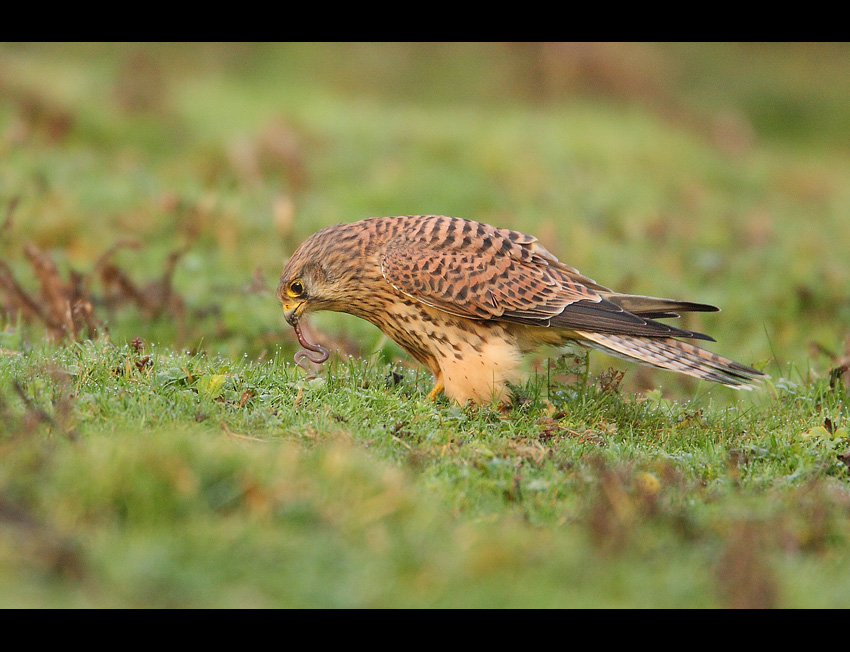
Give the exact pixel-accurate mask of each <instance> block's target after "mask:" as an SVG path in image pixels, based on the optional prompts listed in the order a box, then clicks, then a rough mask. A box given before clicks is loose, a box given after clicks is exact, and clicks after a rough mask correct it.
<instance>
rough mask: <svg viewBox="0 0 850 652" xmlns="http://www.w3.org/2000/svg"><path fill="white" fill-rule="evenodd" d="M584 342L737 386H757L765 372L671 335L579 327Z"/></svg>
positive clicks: (627, 356)
mask: <svg viewBox="0 0 850 652" xmlns="http://www.w3.org/2000/svg"><path fill="white" fill-rule="evenodd" d="M578 333H579V335H581V336H582V337H583V338H585V340H584V342H583V343H584V344H586V345H587V346H590V347H592V348H594V349H598V350H600V351H604V352H605V353H608V354H610V355H614V356H616V357H619V358H623V359H625V360H630V361H632V362H640V363H643V364H647V365H650V366H652V367H658V368H659V369H667V370H669V371H676V372H678V373H682V374H687V375H688V376H693V377H695V378H700V379H703V380H710V381H712V382H715V383H720V384H722V385H727V386H729V387H734V388H735V389H753V388H754V384H753V383H754V382H758V381H759V380H760V377H761V376H764V374H763V373H761V372H760V371H756V370H755V369H752V368H750V367H747V366H746V365H742V364H740V363H738V362H735V361H734V360H730V359H729V358H724V357H723V356H720V355H717V354H716V353H711V352H710V351H706V350H705V349H701V348H699V347H698V346H694V345H693V344H689V343H688V342H682V341H680V340H675V339H672V338H669V337H635V336H632V335H611V334H605V333H592V332H587V331H579V332H578Z"/></svg>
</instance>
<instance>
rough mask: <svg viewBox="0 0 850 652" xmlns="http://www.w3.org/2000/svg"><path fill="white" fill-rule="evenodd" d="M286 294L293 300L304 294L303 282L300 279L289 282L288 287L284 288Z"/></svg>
mask: <svg viewBox="0 0 850 652" xmlns="http://www.w3.org/2000/svg"><path fill="white" fill-rule="evenodd" d="M286 293H287V294H288V295H289V296H290V297H292V298H293V299H297V298H298V297H300V296H302V295H303V294H304V281H302V280H301V279H300V278H297V279H295V280H294V281H290V283H289V285H287V286H286Z"/></svg>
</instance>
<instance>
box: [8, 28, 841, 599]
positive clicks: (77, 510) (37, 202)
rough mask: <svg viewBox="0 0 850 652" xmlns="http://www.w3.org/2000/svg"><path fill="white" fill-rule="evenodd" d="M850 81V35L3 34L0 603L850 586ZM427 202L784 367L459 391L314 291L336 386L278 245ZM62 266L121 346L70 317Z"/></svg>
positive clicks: (820, 595) (765, 591) (741, 593)
mask: <svg viewBox="0 0 850 652" xmlns="http://www.w3.org/2000/svg"><path fill="white" fill-rule="evenodd" d="M849 77H850V46H847V45H845V44H735V43H730V44H676V43H670V44H649V43H627V44H616V43H605V44H598V43H586V44H501V43H492V44H491V43H487V44H450V43H443V44H394V43H378V44H372V43H357V44H306V43H299V44H9V43H6V44H2V45H0V525H2V527H0V606H10V607H21V606H36V607H43V606H60V607H62V606H82V607H86V606H98V607H100V606H109V607H114V606H133V607H139V606H141V607H150V606H165V607H185V606H195V607H197V606H201V607H205V606H210V607H223V606H224V607H226V606H238V607H250V606H270V607H287V606H296V607H303V606H320V607H326V606H342V607H351V606H353V607H364V606H366V607H369V606H376V607H398V606H401V607H404V606H414V607H422V606H425V607H433V606H448V607H453V606H472V607H494V606H495V607H499V606H544V607H549V606H555V607H564V606H581V607H588V606H606V607H611V606H613V607H622V606H626V607H635V606H638V607H654V606H662V607H716V606H760V607H769V606H790V607H795V606H802V607H811V606H827V607H836V606H837V607H846V606H848V605H850V582H848V579H847V578H850V559H848V556H847V555H846V551H847V549H848V545H847V544H848V541H850V497H849V496H848V492H847V477H848V471H847V469H848V466H850V450H848V445H850V438H848V427H847V406H846V398H847V391H846V382H845V383H844V384H842V383H841V382H838V379H839V377H841V376H842V375H843V377H844V379H845V380H846V378H847V369H848V367H850V344H848V335H850V300H849V299H848V297H850V273H848V256H847V252H848V251H850V78H849ZM413 213H442V214H448V215H455V216H460V217H466V218H471V219H477V220H481V221H485V222H490V223H492V224H495V225H498V226H502V227H510V228H515V229H520V230H524V231H527V232H530V233H533V234H535V235H537V236H538V237H539V238H540V240H541V241H542V242H543V244H544V245H545V246H546V247H547V248H548V249H550V250H551V251H552V252H553V253H555V254H556V255H557V256H558V257H559V258H560V259H561V260H563V261H564V262H566V263H568V264H570V265H573V266H575V267H577V268H579V269H580V270H581V271H582V272H583V273H585V274H586V275H588V276H590V277H591V278H594V279H596V280H597V281H598V282H600V283H603V284H605V285H608V286H611V287H613V288H615V289H617V290H620V291H623V292H634V293H639V294H654V295H659V296H668V297H674V298H682V299H690V300H694V301H701V302H708V303H713V304H716V305H718V306H720V307H722V309H723V311H722V312H721V313H718V314H696V315H688V316H687V319H685V320H683V321H684V325H685V327H687V328H694V329H698V330H703V331H705V332H708V333H709V334H711V335H713V336H714V337H716V338H717V340H718V342H717V343H716V344H711V345H709V346H710V348H711V349H712V350H713V351H717V352H719V353H722V354H723V355H726V356H730V357H732V358H735V359H737V360H740V361H741V362H744V363H750V364H754V365H757V366H759V367H762V368H764V369H765V370H766V371H767V372H769V373H770V374H771V376H772V379H771V380H770V381H768V382H766V383H765V385H764V387H763V389H761V390H758V391H755V392H752V393H746V394H744V393H736V392H734V391H732V390H729V389H726V388H723V387H714V386H712V387H710V388H708V387H706V386H705V384H697V383H696V381H694V380H693V379H690V378H682V377H679V376H676V375H673V374H669V373H666V372H663V371H657V370H653V369H649V368H645V367H639V366H637V365H630V364H628V363H625V362H620V361H618V360H614V359H612V358H610V357H607V356H604V355H601V354H595V353H594V354H593V355H592V358H591V363H592V366H593V367H595V368H594V369H593V371H594V373H592V374H586V375H585V376H586V378H585V380H586V382H585V383H573V384H571V385H562V384H559V383H558V380H557V379H554V378H553V383H552V384H551V385H550V383H549V379H548V377H547V376H544V377H543V378H545V379H546V383H545V386H544V385H543V384H541V383H538V384H537V385H536V386H534V387H531V389H528V388H520V389H522V391H523V392H524V393H525V395H526V396H527V397H530V398H528V400H527V401H526V402H518V405H516V406H515V407H514V409H513V410H511V411H509V412H507V413H502V412H498V411H496V410H492V409H490V408H487V407H484V408H481V409H476V410H472V409H465V408H461V407H458V406H453V405H450V404H449V403H448V402H447V401H443V400H438V401H436V402H431V401H427V400H424V396H425V395H426V394H427V391H428V389H430V382H429V379H428V378H426V377H425V375H424V374H422V373H419V374H417V372H416V371H413V370H408V369H404V368H403V367H404V365H411V366H413V365H412V363H411V362H410V361H409V359H408V358H407V357H406V356H404V354H402V353H401V352H400V351H399V350H398V349H397V348H396V347H395V346H394V345H393V344H392V343H390V342H388V341H387V340H386V338H384V337H383V335H382V334H381V333H380V332H378V331H377V330H376V329H375V328H373V327H372V326H371V325H369V324H367V323H366V322H363V321H361V320H357V319H355V318H352V317H349V316H346V315H333V314H320V315H316V316H315V317H314V318H312V321H311V323H312V324H313V326H314V327H315V328H317V329H318V330H319V331H320V333H318V334H317V337H316V338H315V340H314V341H318V342H320V343H322V344H324V345H325V346H327V347H328V348H329V349H331V350H332V351H334V352H335V356H334V358H333V359H332V360H331V361H330V362H329V363H328V364H327V365H326V366H324V367H323V368H322V370H321V372H320V377H319V378H318V379H316V380H307V379H306V378H305V375H304V374H303V373H302V372H301V370H297V369H295V368H294V366H293V364H292V362H291V360H292V354H293V353H294V351H295V349H296V348H297V347H298V345H297V343H296V341H295V337H294V335H293V333H292V329H291V328H289V327H288V326H287V325H286V324H285V323H284V322H283V320H282V317H281V310H280V306H279V304H278V302H277V300H276V299H275V297H274V292H273V290H274V287H275V285H276V283H277V277H278V275H279V273H280V270H281V267H282V264H283V262H284V261H285V260H286V258H287V257H288V256H289V255H290V254H291V253H292V251H293V250H294V249H295V247H297V246H298V244H299V243H300V242H301V241H302V240H303V239H304V238H306V237H307V236H308V235H310V234H311V233H312V232H314V231H315V230H317V229H319V228H321V227H324V226H326V225H328V224H333V223H337V222H344V221H354V220H359V219H362V218H366V217H371V216H377V215H393V214H413ZM54 265H55V270H54V269H53V266H54ZM57 288H58V290H59V291H61V292H74V293H76V294H75V296H77V297H81V298H82V299H84V303H85V302H89V303H90V305H91V310H92V315H91V317H92V320H93V321H91V323H92V324H93V325H94V326H95V327H96V329H97V331H98V334H99V336H102V335H103V334H104V333H107V334H108V337H109V339H110V340H111V344H110V343H107V342H105V341H104V339H103V338H102V337H101V339H96V340H95V341H93V342H85V341H80V342H76V343H70V344H69V343H68V340H69V339H70V338H68V337H66V336H65V331H63V327H62V323H60V324H59V326H58V327H52V328H51V327H47V328H45V322H46V319H45V318H44V317H43V316H44V315H48V314H54V317H56V315H57V314H59V313H56V311H55V309H54V308H55V305H57V304H56V303H55V302H52V300H51V291H52V290H57ZM61 292H60V293H61ZM21 297H28V300H30V301H31V302H32V306H35V307H32V306H31V307H30V311H29V312H26V311H25V314H24V315H23V316H18V312H19V308H20V307H21V305H25V304H26V301H24V300H23V299H22V298H21ZM58 305H59V306H60V308H61V307H62V304H61V302H59V304H58ZM51 306H54V307H51ZM38 309H40V310H42V315H43V316H42V317H38V316H36V313H37V312H38ZM51 310H53V313H50V311H51ZM60 312H61V311H60ZM61 316H62V315H61V314H59V317H57V318H61ZM60 322H61V319H60ZM87 335H88V329H87V328H82V327H81V328H80V329H79V330H78V332H77V333H76V338H77V339H78V340H85V339H86V337H87ZM48 336H52V337H53V338H54V340H55V341H56V342H57V345H56V346H54V345H52V344H50V343H46V342H45V338H46V337H48ZM135 338H139V339H135ZM375 352H378V355H377V356H375V355H373V354H374V353H375ZM340 354H342V355H343V356H344V355H348V354H351V355H355V356H358V358H359V357H363V358H368V360H365V361H364V360H360V359H357V360H352V361H346V359H345V358H344V357H342V358H341V357H340ZM541 355H546V354H545V353H544V354H541ZM388 361H395V362H394V364H393V365H392V366H387V365H386V364H384V363H386V362H388ZM573 362H574V361H573V360H572V359H571V358H562V359H561V360H558V361H557V363H556V362H553V368H556V369H557V368H558V367H557V366H556V365H561V367H560V368H561V369H562V370H565V374H564V377H568V376H567V372H569V373H570V374H572V377H575V376H576V375H578V376H582V373H581V367H580V365H579V367H576V366H575V365H573ZM530 363H531V364H539V365H540V367H539V369H544V370H547V371H548V369H549V367H548V366H547V365H548V361H544V360H543V359H542V358H540V357H538V358H536V359H534V360H531V361H530ZM571 365H572V366H571ZM609 366H614V367H620V368H622V369H625V370H627V373H626V375H625V378H624V379H623V381H622V383H621V384H620V385H619V386H618V385H617V382H618V381H619V377H618V376H617V375H616V374H612V373H611V372H609V371H608V369H607V368H608V367H609ZM830 370H835V373H834V374H830ZM596 372H599V373H596ZM810 377H811V382H809V380H810ZM550 390H551V392H550ZM549 399H551V402H550V401H549ZM668 399H676V400H668Z"/></svg>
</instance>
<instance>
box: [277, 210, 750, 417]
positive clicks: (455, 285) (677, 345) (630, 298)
mask: <svg viewBox="0 0 850 652" xmlns="http://www.w3.org/2000/svg"><path fill="white" fill-rule="evenodd" d="M278 296H279V298H280V300H281V302H282V303H283V306H284V313H285V315H286V319H287V321H289V322H290V323H292V324H294V323H296V322H297V320H298V319H299V318H300V316H301V315H302V314H303V313H304V312H308V311H309V312H312V311H316V310H334V311H338V312H347V313H350V314H352V315H355V316H357V317H361V318H363V319H366V320H368V321H370V322H372V323H373V324H375V325H376V326H377V327H378V328H380V329H381V330H382V331H383V332H384V333H386V334H387V335H388V336H389V337H390V338H392V339H393V340H394V341H395V342H396V343H398V345H399V346H401V347H402V348H403V349H404V350H405V351H407V352H408V353H410V355H412V356H413V357H414V358H416V359H417V360H418V361H419V362H421V363H422V364H424V365H425V366H427V367H428V369H429V370H430V371H431V373H433V374H434V377H435V379H436V385H435V388H434V392H432V394H436V392H438V391H440V390H445V392H446V394H447V395H448V396H450V397H451V398H453V399H455V400H457V401H458V402H460V403H464V402H466V401H467V400H470V399H471V400H473V401H474V402H478V403H481V402H489V401H491V400H494V399H497V400H502V401H506V400H509V398H510V397H509V394H508V392H507V390H506V387H505V383H507V382H512V381H516V380H518V379H519V377H520V374H519V366H520V360H521V355H522V353H525V352H527V351H530V350H532V349H534V348H535V347H537V346H540V345H543V344H554V345H561V344H565V343H567V342H569V341H576V342H579V343H581V344H584V345H586V346H590V347H593V348H596V349H599V350H602V351H605V352H606V353H609V354H612V355H615V356H618V357H622V358H625V359H628V360H632V361H636V362H641V363H644V364H648V365H652V366H655V367H660V368H662V369H669V370H671V371H676V372H679V373H684V374H688V375H690V376H695V377H697V378H702V379H705V380H711V381H714V382H718V383H722V384H724V385H729V386H731V387H737V388H750V387H751V386H752V385H751V383H752V382H753V381H754V380H755V379H757V378H758V376H761V375H762V374H760V373H759V372H758V371H756V370H754V369H750V368H749V367H746V366H744V365H741V364H738V363H737V362H734V361H732V360H729V359H727V358H724V357H721V356H719V355H716V354H714V353H710V352H709V351H706V350H704V349H701V348H699V347H696V346H694V345H693V344H690V343H688V342H683V341H681V340H680V339H677V338H684V339H702V340H711V339H712V338H710V337H708V336H707V335H703V334H701V333H695V332H692V331H687V330H682V329H678V328H675V327H673V326H670V325H668V324H664V323H661V322H658V321H655V320H656V319H658V318H663V317H678V316H679V313H680V312H695V311H715V310H717V308H715V307H714V306H709V305H706V304H699V303H691V302H687V301H675V300H671V299H660V298H655V297H645V296H637V295H629V294H618V293H617V292H614V291H612V290H610V289H608V288H606V287H603V286H601V285H599V284H597V283H596V282H594V281H592V280H591V279H589V278H587V277H585V276H582V275H581V274H580V273H579V272H578V270H576V269H574V268H572V267H569V266H567V265H565V264H563V263H561V262H560V261H558V259H557V258H555V256H553V255H552V254H551V253H549V252H548V251H547V250H546V249H545V248H544V247H543V246H541V245H540V244H539V243H538V242H537V239H536V238H534V237H533V236H530V235H526V234H524V233H520V232H518V231H511V230H508V229H498V228H496V227H493V226H490V225H488V224H482V223H480V222H473V221H470V220H465V219H460V218H453V217H445V216H442V215H413V216H402V217H376V218H371V219H367V220H361V221H359V222H353V223H350V224H338V225H335V226H329V227H327V228H325V229H322V230H321V231H319V232H318V233H315V234H314V235H312V236H311V237H310V238H308V239H307V240H306V241H305V242H304V244H302V245H301V246H300V247H299V248H298V250H297V251H296V252H295V253H294V254H293V256H292V258H290V260H289V261H288V262H287V264H286V267H285V268H284V270H283V274H282V275H281V279H280V285H279V286H278Z"/></svg>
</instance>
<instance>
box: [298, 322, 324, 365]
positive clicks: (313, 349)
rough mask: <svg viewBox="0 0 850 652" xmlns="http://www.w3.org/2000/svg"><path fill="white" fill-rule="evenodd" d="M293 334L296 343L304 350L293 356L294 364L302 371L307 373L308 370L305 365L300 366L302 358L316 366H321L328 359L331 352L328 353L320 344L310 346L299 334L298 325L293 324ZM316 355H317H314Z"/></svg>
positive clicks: (302, 335)
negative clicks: (295, 336)
mask: <svg viewBox="0 0 850 652" xmlns="http://www.w3.org/2000/svg"><path fill="white" fill-rule="evenodd" d="M294 328H295V334H296V335H297V336H298V342H299V343H300V344H301V346H303V347H304V348H303V349H301V350H300V351H298V353H296V354H295V364H297V365H298V366H299V367H301V368H302V369H303V370H304V371H307V372H309V371H310V369H309V368H308V367H307V365H306V364H301V362H302V361H303V359H304V358H307V359H308V360H309V361H310V362H315V363H316V364H322V363H323V362H324V361H325V360H327V359H328V356H330V354H331V352H330V351H328V350H327V349H326V348H325V347H323V346H321V345H320V344H311V343H310V342H308V341H307V340H306V339H305V338H304V334H303V333H302V332H301V327H300V326H299V325H298V323H297V322H296V323H295V326H294ZM316 353H318V354H319V355H315V354H316Z"/></svg>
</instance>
